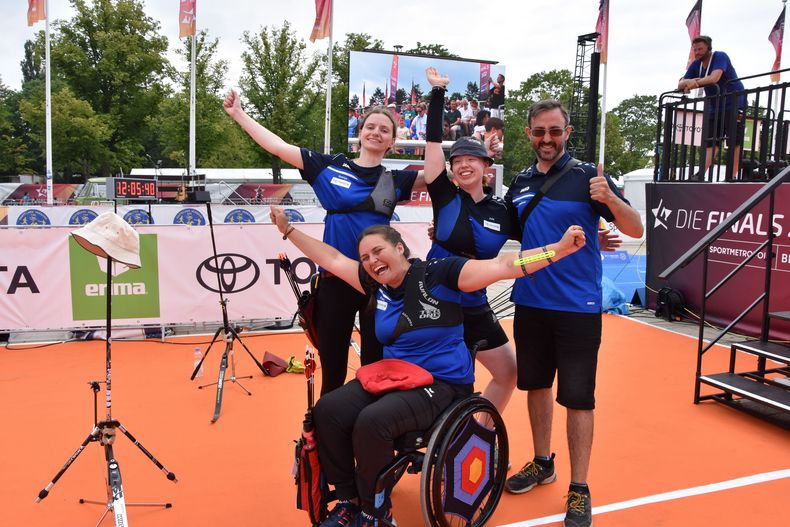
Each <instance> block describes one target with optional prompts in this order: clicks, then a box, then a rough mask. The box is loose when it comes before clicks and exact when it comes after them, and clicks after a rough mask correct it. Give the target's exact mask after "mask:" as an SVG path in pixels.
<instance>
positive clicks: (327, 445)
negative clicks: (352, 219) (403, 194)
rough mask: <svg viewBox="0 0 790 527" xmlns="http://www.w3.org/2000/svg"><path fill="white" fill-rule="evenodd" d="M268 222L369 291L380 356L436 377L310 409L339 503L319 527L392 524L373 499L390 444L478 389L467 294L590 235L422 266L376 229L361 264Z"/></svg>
mask: <svg viewBox="0 0 790 527" xmlns="http://www.w3.org/2000/svg"><path fill="white" fill-rule="evenodd" d="M271 220H272V223H274V224H275V225H277V228H278V229H279V231H280V232H281V233H282V234H283V237H284V238H287V239H288V240H290V241H291V242H292V243H293V244H294V245H296V247H298V248H299V249H300V250H301V251H302V252H303V253H304V254H305V255H306V256H307V257H308V258H311V259H312V260H313V261H315V262H317V263H318V264H320V265H321V266H323V267H324V268H325V269H327V270H329V271H331V272H332V273H333V274H334V275H335V276H337V277H338V278H339V279H341V280H344V281H345V282H347V283H348V284H349V286H350V287H352V288H354V290H356V291H359V292H360V293H366V294H371V296H372V297H373V298H372V300H373V308H374V309H373V311H374V312H375V319H376V336H377V337H378V339H379V340H380V341H381V342H383V343H384V358H386V359H399V360H401V361H406V362H408V363H411V364H416V365H417V366H420V367H422V368H423V369H424V370H427V372H428V373H430V374H431V376H432V377H433V383H432V384H430V385H429V384H425V385H423V386H421V387H418V388H412V389H406V390H399V391H394V392H387V393H384V394H379V393H371V392H370V391H366V388H365V387H364V386H365V385H363V383H362V382H360V380H357V379H355V380H352V381H351V382H349V383H347V384H346V385H345V386H343V387H341V388H338V389H337V390H334V391H333V392H331V393H328V394H326V395H323V396H322V397H321V399H319V401H318V404H317V405H316V407H315V408H314V410H313V418H314V422H315V427H316V428H315V430H316V437H317V441H318V451H319V456H320V458H321V466H322V469H323V470H324V473H325V474H326V478H327V481H328V482H329V483H330V484H332V485H334V487H335V492H336V495H337V498H338V500H339V502H338V504H337V505H336V506H335V508H334V509H333V510H332V512H331V514H330V515H329V517H328V518H327V519H326V520H325V521H324V522H323V523H321V527H348V526H353V527H374V526H377V525H379V523H378V520H377V518H387V519H391V518H392V514H391V511H390V503H389V497H388V496H381V497H379V496H374V493H375V483H376V478H377V476H378V474H379V473H380V472H381V470H382V469H383V468H384V467H385V466H386V465H387V463H389V462H390V461H391V460H392V456H393V441H394V440H395V439H396V438H397V437H399V436H401V435H403V434H405V433H407V432H411V431H415V430H424V429H426V428H428V427H429V426H430V425H431V424H432V423H433V422H434V421H435V420H436V418H437V417H438V416H439V414H441V412H442V411H443V410H444V409H445V408H447V407H448V406H449V405H450V403H452V401H453V400H454V399H456V398H458V397H461V396H463V395H464V394H468V393H471V391H472V383H473V381H474V370H473V368H472V358H471V356H470V354H469V350H468V348H467V346H466V344H465V343H464V335H463V333H464V329H463V327H462V319H463V314H462V312H461V305H460V302H461V294H462V293H461V291H476V290H479V289H480V288H484V287H485V286H487V285H488V284H491V283H493V282H496V281H498V280H505V279H512V278H516V277H520V276H524V275H525V274H527V273H534V272H536V271H537V270H539V269H542V268H543V267H546V266H547V265H549V264H550V263H551V261H552V259H553V260H554V261H556V260H558V259H561V258H563V257H565V256H568V255H570V254H573V253H574V252H576V251H577V250H578V249H579V248H581V247H583V246H584V244H585V238H584V232H583V231H582V230H581V228H580V227H577V226H571V227H569V228H568V229H567V231H566V232H565V233H564V235H563V236H562V239H561V240H560V241H558V242H557V243H554V244H549V245H547V246H546V247H545V248H544V249H545V252H541V251H542V249H530V250H526V251H523V252H522V251H519V252H517V253H515V252H514V253H502V254H501V255H499V256H498V257H496V258H494V259H488V260H482V259H481V260H470V259H467V258H462V257H457V256H454V257H449V258H441V259H438V260H428V261H424V262H423V261H420V260H419V259H416V258H415V259H410V258H409V249H408V247H407V246H406V244H405V243H404V242H403V239H402V238H401V236H400V234H399V233H398V231H396V230H395V229H393V228H392V227H389V226H386V225H376V226H373V227H369V228H367V229H366V230H365V231H364V232H363V233H362V235H361V236H360V238H359V240H358V242H357V250H358V255H359V257H358V260H357V258H354V259H351V258H348V257H347V256H345V255H343V254H342V253H341V252H339V251H338V250H336V249H335V248H333V247H331V246H329V245H327V244H325V243H322V242H320V241H319V240H316V239H315V238H311V237H310V236H308V235H307V234H305V233H303V232H301V231H299V230H298V229H295V228H294V226H293V225H290V224H289V222H288V217H287V216H286V215H285V214H284V212H283V210H282V209H279V208H277V207H272V210H271ZM427 382H430V380H429V381H427ZM417 386H419V385H417Z"/></svg>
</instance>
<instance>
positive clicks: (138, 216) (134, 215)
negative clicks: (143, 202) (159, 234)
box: [123, 209, 154, 225]
mask: <svg viewBox="0 0 790 527" xmlns="http://www.w3.org/2000/svg"><path fill="white" fill-rule="evenodd" d="M123 219H124V220H125V221H126V223H128V224H129V225H153V224H154V218H153V217H151V216H150V215H149V214H148V211H147V210H144V209H133V210H130V211H129V212H127V213H126V214H124V215H123Z"/></svg>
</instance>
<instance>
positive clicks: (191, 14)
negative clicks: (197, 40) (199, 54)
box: [178, 0, 197, 38]
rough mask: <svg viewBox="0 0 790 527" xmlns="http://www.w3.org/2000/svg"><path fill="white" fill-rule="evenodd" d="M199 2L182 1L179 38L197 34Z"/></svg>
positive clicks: (195, 0)
mask: <svg viewBox="0 0 790 527" xmlns="http://www.w3.org/2000/svg"><path fill="white" fill-rule="evenodd" d="M196 3H197V0H181V4H180V5H179V8H178V38H184V37H191V36H193V35H194V34H195V4H196Z"/></svg>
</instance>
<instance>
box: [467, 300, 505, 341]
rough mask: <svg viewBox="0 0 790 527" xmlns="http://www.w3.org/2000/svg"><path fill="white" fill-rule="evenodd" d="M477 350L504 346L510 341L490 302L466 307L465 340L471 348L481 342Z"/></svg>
mask: <svg viewBox="0 0 790 527" xmlns="http://www.w3.org/2000/svg"><path fill="white" fill-rule="evenodd" d="M482 341H485V342H484V343H482V344H480V346H479V347H478V348H477V351H485V350H490V349H494V348H498V347H499V346H504V345H505V344H507V342H508V338H507V335H506V334H505V330H504V329H502V326H501V325H500V324H499V320H497V318H496V315H495V314H494V312H493V311H492V310H491V308H490V307H489V305H488V304H485V305H482V306H479V307H468V308H467V307H465V308H464V342H466V347H467V348H469V349H470V350H471V349H472V347H473V346H474V345H475V344H477V343H479V342H482Z"/></svg>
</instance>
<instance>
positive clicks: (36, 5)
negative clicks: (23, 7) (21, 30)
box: [27, 0, 47, 27]
mask: <svg viewBox="0 0 790 527" xmlns="http://www.w3.org/2000/svg"><path fill="white" fill-rule="evenodd" d="M46 19H47V5H46V0H27V25H28V27H30V26H32V25H33V24H35V23H36V22H38V21H39V20H46Z"/></svg>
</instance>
